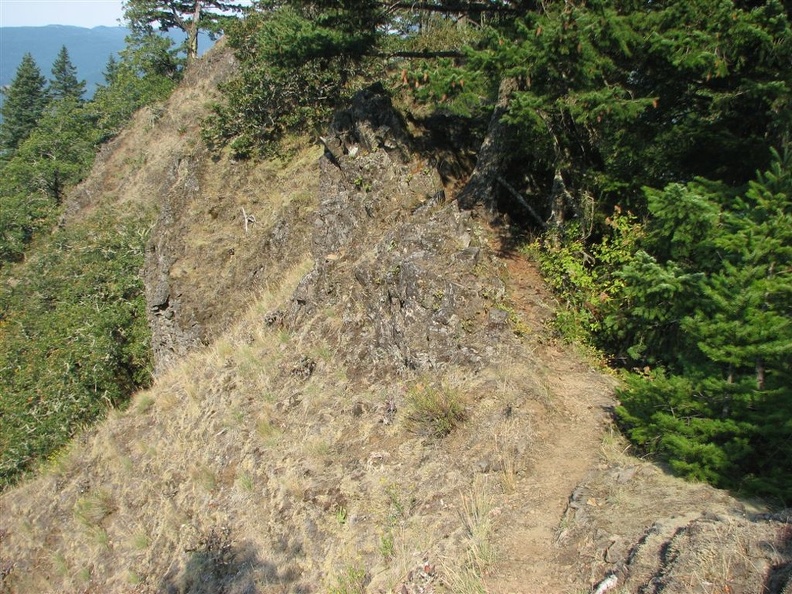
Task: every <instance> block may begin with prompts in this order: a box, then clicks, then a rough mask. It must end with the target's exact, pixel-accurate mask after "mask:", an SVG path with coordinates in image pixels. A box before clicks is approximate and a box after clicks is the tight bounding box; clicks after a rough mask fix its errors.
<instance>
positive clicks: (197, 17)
mask: <svg viewBox="0 0 792 594" xmlns="http://www.w3.org/2000/svg"><path fill="white" fill-rule="evenodd" d="M200 24H201V1H200V0H195V12H194V13H193V18H192V22H191V23H190V29H189V30H188V31H187V62H192V61H193V60H195V59H196V58H197V57H198V28H199V26H200Z"/></svg>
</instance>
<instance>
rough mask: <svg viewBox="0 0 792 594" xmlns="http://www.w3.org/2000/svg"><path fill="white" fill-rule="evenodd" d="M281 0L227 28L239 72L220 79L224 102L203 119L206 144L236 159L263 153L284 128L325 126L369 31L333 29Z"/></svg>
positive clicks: (352, 80) (357, 66)
mask: <svg viewBox="0 0 792 594" xmlns="http://www.w3.org/2000/svg"><path fill="white" fill-rule="evenodd" d="M307 10H308V9H307V8H303V9H300V8H297V7H292V6H283V7H280V8H279V9H276V10H273V11H271V12H268V13H263V12H255V13H253V14H251V15H250V16H248V17H247V18H246V19H244V20H242V21H239V22H237V23H236V24H234V25H233V26H231V27H229V29H228V32H227V36H228V44H229V45H230V47H232V48H233V49H234V52H235V54H236V56H237V59H238V60H239V62H240V73H239V75H238V76H237V77H235V78H234V79H232V80H231V81H229V82H228V83H227V84H225V85H223V86H222V88H221V90H222V91H223V95H224V100H223V101H222V102H220V103H217V104H216V105H214V106H213V113H212V115H210V116H209V117H208V118H207V119H206V120H205V122H204V130H203V138H204V141H205V142H206V143H207V145H208V146H209V147H210V148H212V149H214V150H220V149H222V148H223V147H225V146H228V147H230V149H231V152H232V153H233V154H234V155H235V156H236V157H242V158H248V157H254V156H256V155H260V154H266V153H268V152H271V151H273V150H274V149H275V148H276V147H277V143H278V141H279V140H280V139H282V138H283V136H284V135H285V134H286V133H289V132H305V131H310V130H313V129H318V128H319V127H321V126H323V125H325V123H326V122H327V121H328V119H329V117H330V115H331V113H332V111H333V109H334V108H336V107H337V106H338V105H340V104H341V101H342V99H343V98H344V97H346V96H348V95H349V94H350V93H351V91H352V90H354V89H355V84H356V77H357V76H358V75H359V74H360V73H361V72H362V71H363V70H364V64H363V62H362V61H361V56H362V52H363V48H364V47H366V46H367V44H369V43H370V42H371V38H372V36H371V35H370V34H368V33H366V31H365V30H362V31H359V32H358V33H354V32H350V31H345V28H343V27H342V28H340V29H339V28H338V26H337V23H335V24H334V22H333V21H328V18H329V17H328V15H330V16H331V15H332V14H333V13H334V10H333V9H328V11H327V12H321V13H319V14H320V16H321V15H324V16H325V17H328V18H318V16H317V15H312V14H309V12H310V11H309V12H306V11H307Z"/></svg>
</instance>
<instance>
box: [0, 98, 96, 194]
mask: <svg viewBox="0 0 792 594" xmlns="http://www.w3.org/2000/svg"><path fill="white" fill-rule="evenodd" d="M98 141H99V136H98V131H97V129H96V117H95V115H94V112H93V111H92V110H91V109H89V108H87V107H86V106H85V105H84V104H83V103H82V102H80V101H78V100H77V99H76V98H74V97H66V98H65V99H60V100H58V101H56V102H53V103H52V104H50V106H49V107H48V108H47V110H46V111H45V112H44V114H43V115H42V116H41V118H40V120H39V122H38V126H36V128H35V129H34V130H33V131H32V132H31V133H30V135H29V136H28V138H27V139H26V140H25V141H24V142H23V143H22V144H21V145H20V146H19V148H18V149H17V152H16V154H15V155H14V157H13V158H12V159H11V160H10V161H9V162H8V164H7V165H6V166H5V168H4V169H3V176H4V178H5V179H4V180H3V185H4V186H5V187H6V188H9V187H11V188H13V190H14V191H15V192H17V193H23V194H25V195H27V196H29V197H32V196H41V197H46V198H48V199H49V200H50V201H51V203H52V204H54V205H58V204H60V202H61V200H62V198H63V193H64V191H65V189H66V188H67V187H69V186H71V185H74V184H76V183H77V182H79V181H80V180H82V178H83V177H84V176H85V175H86V174H87V172H88V170H89V169H90V167H91V164H92V163H93V159H94V155H95V152H96V146H97V144H98Z"/></svg>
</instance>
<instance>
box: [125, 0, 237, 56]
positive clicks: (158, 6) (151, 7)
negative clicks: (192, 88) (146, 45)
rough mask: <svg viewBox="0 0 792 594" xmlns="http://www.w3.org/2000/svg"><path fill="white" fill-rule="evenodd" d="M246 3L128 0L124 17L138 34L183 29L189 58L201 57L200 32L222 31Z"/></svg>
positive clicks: (194, 0)
mask: <svg viewBox="0 0 792 594" xmlns="http://www.w3.org/2000/svg"><path fill="white" fill-rule="evenodd" d="M241 10H242V6H241V5H239V4H235V3H233V2H228V1H226V0H125V1H124V18H125V19H126V20H127V22H128V23H129V26H130V28H131V29H132V31H133V32H135V33H150V32H152V31H153V30H154V27H155V26H156V27H157V28H158V29H159V30H160V31H165V32H167V31H169V30H170V29H181V30H182V31H184V32H185V33H186V34H187V41H186V46H187V61H188V62H190V61H192V60H194V59H195V58H197V57H198V32H199V31H209V32H210V33H212V34H213V33H219V32H220V31H221V30H222V29H223V27H224V25H225V24H226V23H227V22H228V20H229V18H230V17H229V13H234V12H240V11H241Z"/></svg>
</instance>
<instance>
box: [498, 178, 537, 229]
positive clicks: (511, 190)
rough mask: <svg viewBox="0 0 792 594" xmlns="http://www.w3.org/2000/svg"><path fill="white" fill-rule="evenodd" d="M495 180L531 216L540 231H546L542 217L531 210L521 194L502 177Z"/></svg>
mask: <svg viewBox="0 0 792 594" xmlns="http://www.w3.org/2000/svg"><path fill="white" fill-rule="evenodd" d="M496 179H497V180H498V181H499V182H500V184H501V185H502V186H503V187H504V188H506V189H507V190H508V191H509V193H511V195H512V196H514V198H515V199H516V200H517V202H519V203H520V204H521V205H522V206H523V207H524V208H525V209H526V210H527V211H528V212H529V213H531V216H532V217H533V218H534V220H535V221H536V222H537V223H538V224H539V226H540V227H541V228H542V229H547V223H545V222H544V221H543V220H542V217H540V216H539V214H538V213H537V212H536V211H535V210H534V209H533V207H532V206H531V205H530V204H528V202H527V201H526V200H525V198H523V197H522V194H520V193H519V192H518V191H517V190H515V189H514V188H513V187H512V186H511V184H510V183H509V182H507V181H506V180H505V179H503V177H502V176H500V175H499V176H498V177H497V178H496Z"/></svg>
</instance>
